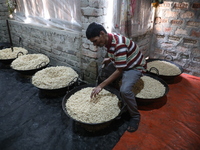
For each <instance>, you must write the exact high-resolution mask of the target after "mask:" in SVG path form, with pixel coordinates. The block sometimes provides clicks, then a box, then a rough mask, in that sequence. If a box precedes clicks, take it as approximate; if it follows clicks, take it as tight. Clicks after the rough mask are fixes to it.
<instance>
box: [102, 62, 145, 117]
mask: <svg viewBox="0 0 200 150" xmlns="http://www.w3.org/2000/svg"><path fill="white" fill-rule="evenodd" d="M115 70H116V68H115V67H114V65H113V63H110V64H108V65H107V66H106V67H105V68H104V69H102V72H101V79H102V80H104V79H106V78H107V77H109V76H110V75H111V74H112V73H113V72H114V71H115ZM141 77H142V73H141V72H140V71H138V70H134V69H129V70H124V71H123V74H122V76H121V77H120V78H118V79H117V80H115V81H114V82H113V83H112V86H116V85H117V84H118V85H119V80H121V85H120V87H119V90H120V94H121V97H122V98H123V100H124V103H125V104H126V105H127V110H128V112H129V114H130V116H131V117H133V118H136V119H140V113H139V111H138V107H137V102H136V99H135V94H134V93H133V91H132V88H133V85H134V84H135V83H136V82H137V81H138V80H139V79H140V78H141ZM116 87H117V86H116Z"/></svg>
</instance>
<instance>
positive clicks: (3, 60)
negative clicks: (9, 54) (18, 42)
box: [0, 52, 24, 65]
mask: <svg viewBox="0 0 200 150" xmlns="http://www.w3.org/2000/svg"><path fill="white" fill-rule="evenodd" d="M20 55H24V53H23V52H19V53H17V57H16V58H18V57H19V56H20ZM16 58H11V59H0V62H1V63H2V64H4V65H10V64H11V63H12V62H13V60H15V59H16Z"/></svg>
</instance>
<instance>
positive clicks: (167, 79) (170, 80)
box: [146, 59, 183, 84]
mask: <svg viewBox="0 0 200 150" xmlns="http://www.w3.org/2000/svg"><path fill="white" fill-rule="evenodd" d="M146 61H147V64H148V63H149V62H152V61H165V62H168V63H171V64H173V65H175V66H177V67H178V68H179V69H180V73H179V74H177V75H170V76H169V75H161V74H159V70H158V69H157V68H156V67H152V68H150V70H148V71H147V73H149V74H153V75H156V76H158V77H159V78H161V79H163V80H164V81H165V82H166V83H168V84H171V83H174V79H175V78H176V77H177V76H179V75H180V74H182V73H183V68H182V66H180V65H178V64H176V63H174V62H173V61H170V60H165V59H147V60H146ZM152 70H155V71H156V73H153V72H152Z"/></svg>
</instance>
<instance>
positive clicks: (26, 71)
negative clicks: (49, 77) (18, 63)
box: [12, 62, 49, 76]
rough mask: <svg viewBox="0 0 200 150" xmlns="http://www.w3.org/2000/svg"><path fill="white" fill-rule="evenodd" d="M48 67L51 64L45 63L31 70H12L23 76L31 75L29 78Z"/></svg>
mask: <svg viewBox="0 0 200 150" xmlns="http://www.w3.org/2000/svg"><path fill="white" fill-rule="evenodd" d="M42 64H45V65H42ZM48 65H49V63H45V62H43V63H41V64H39V65H37V66H36V67H35V69H31V70H17V69H14V68H12V69H13V70H15V71H17V72H18V73H21V74H23V75H29V76H31V75H33V74H35V73H36V72H37V71H40V70H42V69H44V68H46V67H47V66H48Z"/></svg>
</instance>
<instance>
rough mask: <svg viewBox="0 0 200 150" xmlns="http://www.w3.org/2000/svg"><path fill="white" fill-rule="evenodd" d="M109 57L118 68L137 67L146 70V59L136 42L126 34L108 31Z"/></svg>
mask: <svg viewBox="0 0 200 150" xmlns="http://www.w3.org/2000/svg"><path fill="white" fill-rule="evenodd" d="M106 48H107V52H108V57H109V58H111V59H112V60H113V61H114V64H115V67H116V68H125V69H137V70H140V71H142V72H146V60H145V59H144V57H143V54H142V53H141V52H140V51H139V47H138V46H137V45H136V44H135V42H133V41H131V40H130V39H128V38H126V37H125V36H122V35H119V34H116V33H113V34H111V33H108V45H107V46H106Z"/></svg>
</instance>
